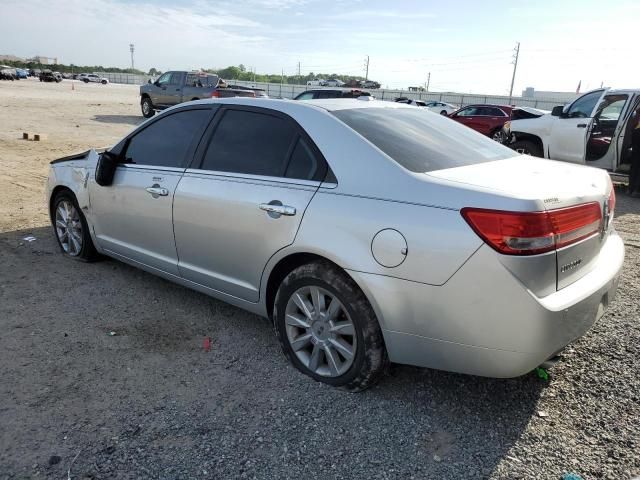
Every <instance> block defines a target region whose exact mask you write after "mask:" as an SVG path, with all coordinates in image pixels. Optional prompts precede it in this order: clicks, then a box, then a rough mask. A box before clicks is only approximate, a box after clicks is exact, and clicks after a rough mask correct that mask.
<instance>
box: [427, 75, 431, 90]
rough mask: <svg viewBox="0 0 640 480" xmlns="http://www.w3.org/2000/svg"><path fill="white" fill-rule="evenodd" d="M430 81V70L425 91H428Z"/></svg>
mask: <svg viewBox="0 0 640 480" xmlns="http://www.w3.org/2000/svg"><path fill="white" fill-rule="evenodd" d="M430 83H431V72H429V75H427V92H428V91H429V84H430Z"/></svg>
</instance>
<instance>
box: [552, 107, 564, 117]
mask: <svg viewBox="0 0 640 480" xmlns="http://www.w3.org/2000/svg"><path fill="white" fill-rule="evenodd" d="M563 112H564V107H563V106H562V105H557V106H555V107H553V110H551V115H553V116H554V117H561V116H562V113H563Z"/></svg>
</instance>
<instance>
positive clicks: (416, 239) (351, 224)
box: [294, 188, 482, 285]
mask: <svg viewBox="0 0 640 480" xmlns="http://www.w3.org/2000/svg"><path fill="white" fill-rule="evenodd" d="M384 229H394V230H396V231H398V232H400V233H401V234H402V236H404V238H405V240H406V244H407V253H406V256H405V259H404V261H403V262H402V263H401V264H400V265H398V266H396V267H392V268H389V267H384V266H382V265H381V264H379V263H378V262H377V261H376V259H375V258H374V256H373V253H372V241H373V238H374V237H375V235H376V234H377V233H378V232H380V231H381V230H384ZM481 245H482V240H481V239H480V238H479V237H478V236H477V235H476V234H475V233H474V232H473V231H472V230H471V229H470V228H469V227H468V225H467V224H466V223H465V221H464V219H463V218H462V216H461V215H460V213H459V212H458V211H456V210H450V209H444V208H436V207H428V206H423V205H413V204H407V203H401V202H392V201H385V200H378V199H373V198H362V197H356V196H350V195H342V194H336V193H333V192H331V191H326V190H325V189H322V188H321V189H320V190H319V191H318V193H317V194H316V195H315V197H314V198H313V200H312V201H311V203H310V204H309V207H308V208H307V211H306V212H305V216H304V219H303V221H302V224H301V226H300V230H299V232H298V235H297V237H296V240H295V244H294V246H295V248H297V249H301V250H303V251H308V252H311V253H316V254H318V255H322V256H324V257H326V258H328V259H330V260H332V261H333V262H335V263H337V264H338V265H340V266H341V267H342V268H345V269H348V270H357V271H360V272H366V273H374V274H379V275H386V276H391V277H396V278H401V279H405V280H410V281H414V282H421V283H427V284H430V285H442V284H444V283H445V282H446V281H447V280H448V279H449V278H450V277H451V276H452V275H453V274H454V273H455V272H456V270H457V269H458V268H460V266H461V265H463V264H464V262H465V261H466V260H467V259H468V258H469V257H470V256H471V255H472V254H473V253H474V252H475V251H476V250H477V249H478V248H479V247H480V246H481ZM400 249H401V246H400V245H399V246H398V250H400Z"/></svg>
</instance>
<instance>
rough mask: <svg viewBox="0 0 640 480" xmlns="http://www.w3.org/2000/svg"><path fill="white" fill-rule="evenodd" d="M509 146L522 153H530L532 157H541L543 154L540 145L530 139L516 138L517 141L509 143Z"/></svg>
mask: <svg viewBox="0 0 640 480" xmlns="http://www.w3.org/2000/svg"><path fill="white" fill-rule="evenodd" d="M509 147H511V148H512V149H513V150H515V151H516V152H518V153H520V154H522V155H531V156H532V157H541V158H542V156H543V154H542V148H540V145H538V144H537V143H535V142H532V141H531V140H518V141H517V142H513V143H512V144H511V145H509Z"/></svg>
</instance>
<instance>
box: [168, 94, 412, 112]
mask: <svg viewBox="0 0 640 480" xmlns="http://www.w3.org/2000/svg"><path fill="white" fill-rule="evenodd" d="M189 103H191V104H205V105H206V104H210V103H217V104H226V105H246V106H251V107H265V108H272V109H274V110H280V111H286V110H290V109H291V108H292V107H293V108H296V109H297V108H313V109H316V110H318V109H320V110H325V111H329V112H333V111H337V110H350V109H356V108H409V109H414V108H415V107H412V106H410V105H407V104H404V103H397V102H385V101H379V100H372V101H364V100H358V99H357V98H353V99H351V98H323V99H317V100H315V99H314V100H304V101H297V100H281V99H277V98H251V97H229V98H219V99H207V100H196V101H193V102H188V103H181V104H179V105H177V106H185V105H188V104H189Z"/></svg>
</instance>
